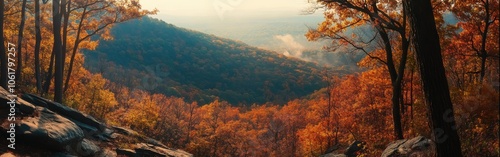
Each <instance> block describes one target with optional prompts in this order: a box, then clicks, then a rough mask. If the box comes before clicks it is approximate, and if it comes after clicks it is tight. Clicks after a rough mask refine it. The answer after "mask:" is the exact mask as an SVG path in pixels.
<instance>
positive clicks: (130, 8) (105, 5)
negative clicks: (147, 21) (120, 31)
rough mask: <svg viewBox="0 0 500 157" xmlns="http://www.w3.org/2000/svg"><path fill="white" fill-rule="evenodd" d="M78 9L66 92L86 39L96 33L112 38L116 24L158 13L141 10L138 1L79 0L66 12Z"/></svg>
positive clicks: (65, 86) (89, 39)
mask: <svg viewBox="0 0 500 157" xmlns="http://www.w3.org/2000/svg"><path fill="white" fill-rule="evenodd" d="M69 2H71V0H70V1H69ZM78 10H81V12H78V13H75V14H74V15H75V16H76V17H77V18H79V20H77V21H75V25H76V26H74V27H76V31H75V32H74V33H75V34H76V37H75V41H74V43H73V45H72V55H71V59H70V63H69V67H68V72H67V74H66V78H65V81H64V92H65V91H67V90H68V88H69V86H68V84H69V81H70V78H71V73H72V72H73V66H74V63H75V56H76V53H77V51H78V50H79V48H81V47H80V45H81V44H82V43H83V42H84V41H86V40H88V41H89V42H91V37H92V36H94V35H100V37H101V38H103V39H112V37H111V34H110V28H111V27H112V26H113V25H114V24H117V23H121V22H125V21H128V20H131V19H136V18H139V17H142V16H144V15H149V14H156V12H157V10H153V11H148V10H141V6H140V4H139V2H138V1H130V2H129V1H105V0H92V1H88V0H86V1H81V0H79V1H75V7H74V8H71V9H70V6H68V12H67V13H66V14H67V16H69V14H70V12H72V11H78ZM65 20H66V19H65ZM65 22H67V21H65ZM95 45H97V42H96V41H94V46H92V47H95ZM91 49H92V48H91Z"/></svg>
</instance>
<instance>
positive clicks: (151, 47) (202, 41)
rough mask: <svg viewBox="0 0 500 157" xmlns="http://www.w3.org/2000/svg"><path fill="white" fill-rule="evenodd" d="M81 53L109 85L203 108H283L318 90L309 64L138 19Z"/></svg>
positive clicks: (318, 81)
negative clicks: (219, 104)
mask: <svg viewBox="0 0 500 157" xmlns="http://www.w3.org/2000/svg"><path fill="white" fill-rule="evenodd" d="M112 35H113V37H114V40H110V41H104V40H103V41H100V44H99V46H98V47H97V49H96V50H95V51H88V52H85V56H86V59H85V60H86V63H85V65H86V67H87V68H89V69H90V70H91V71H92V72H100V73H103V75H104V76H105V77H106V78H108V79H110V80H111V81H113V82H116V83H119V84H123V85H127V86H129V87H134V88H141V89H145V90H149V91H152V92H157V93H163V94H166V95H170V96H180V97H185V98H186V99H188V100H191V101H198V102H200V103H207V102H209V101H212V100H214V99H216V98H217V97H218V98H219V99H222V100H226V101H228V102H230V103H232V104H235V105H236V104H240V103H241V104H252V103H265V102H274V103H280V104H282V103H285V102H287V101H288V100H291V99H295V98H298V97H302V96H305V95H307V94H310V93H312V92H313V91H314V90H317V89H319V88H321V87H322V86H323V82H322V81H321V78H320V77H319V75H318V73H319V71H320V68H318V67H317V66H316V65H315V64H312V63H308V62H304V61H300V60H298V59H292V58H287V57H285V56H283V55H280V54H277V53H275V52H272V51H267V50H263V49H258V48H255V47H250V46H248V45H246V44H244V43H241V42H236V41H232V40H228V39H223V38H219V37H216V36H213V35H207V34H203V33H199V32H195V31H191V30H187V29H183V28H178V27H175V26H173V25H171V24H167V23H165V22H163V21H160V20H157V19H153V18H150V17H144V18H142V19H140V20H133V21H129V22H126V23H122V24H119V25H117V26H115V27H114V28H113V29H112Z"/></svg>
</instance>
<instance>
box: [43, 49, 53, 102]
mask: <svg viewBox="0 0 500 157" xmlns="http://www.w3.org/2000/svg"><path fill="white" fill-rule="evenodd" d="M54 58H55V55H54V52H52V53H51V54H50V62H49V69H48V71H47V75H46V76H45V83H44V84H43V92H42V95H43V94H47V93H49V88H50V84H51V82H52V78H53V74H54V72H53V71H54Z"/></svg>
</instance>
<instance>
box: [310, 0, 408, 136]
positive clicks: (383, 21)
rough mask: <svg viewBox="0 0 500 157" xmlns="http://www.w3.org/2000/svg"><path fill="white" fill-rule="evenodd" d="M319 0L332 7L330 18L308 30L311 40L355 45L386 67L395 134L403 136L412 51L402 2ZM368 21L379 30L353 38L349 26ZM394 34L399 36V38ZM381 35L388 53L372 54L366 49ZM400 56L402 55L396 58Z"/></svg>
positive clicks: (326, 14) (328, 16)
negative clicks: (405, 90) (406, 78)
mask: <svg viewBox="0 0 500 157" xmlns="http://www.w3.org/2000/svg"><path fill="white" fill-rule="evenodd" d="M318 2H319V3H321V4H323V5H324V6H325V7H326V8H327V9H328V11H326V12H325V18H326V19H325V21H324V22H323V23H322V24H321V25H320V26H319V27H318V29H317V30H310V31H309V32H308V34H307V36H308V39H309V40H318V39H320V38H326V39H333V40H334V41H339V43H340V45H339V46H342V48H343V47H345V46H351V47H353V48H354V50H355V51H361V52H364V53H365V54H366V55H367V56H368V57H370V58H372V59H376V60H377V61H379V62H380V63H382V64H383V65H384V66H386V68H387V70H388V71H389V76H390V78H391V83H392V84H391V85H392V98H391V100H392V116H393V125H394V135H395V137H396V138H397V139H402V138H403V131H402V124H401V111H400V110H401V107H402V105H403V104H401V101H400V100H401V98H402V95H401V93H402V81H403V77H404V71H405V68H406V61H407V58H408V57H407V56H408V51H409V49H408V48H409V39H408V38H407V35H406V30H407V26H406V15H405V12H404V11H403V9H402V6H401V4H402V3H398V2H397V1H388V2H386V1H378V0H374V1H361V0H354V1H345V0H318ZM394 8H396V10H395V9H394ZM394 10H395V11H394ZM366 24H368V25H370V26H372V27H373V28H374V32H375V33H373V35H370V34H366V36H362V37H359V36H358V35H356V34H354V33H351V34H352V37H349V34H348V29H353V28H362V26H364V25H366ZM394 33H396V34H397V35H398V36H397V37H395V36H394V35H393V34H394ZM371 36H373V37H371ZM377 37H379V38H380V39H381V42H380V43H378V44H379V45H380V46H381V47H382V49H383V51H385V54H383V55H382V56H384V55H385V58H384V57H382V56H381V55H375V54H373V53H371V52H370V50H369V49H368V48H366V47H373V45H370V44H377V43H376V42H374V41H376V40H375V39H377ZM393 38H398V40H399V42H400V43H393V42H392V39H393ZM396 45H398V46H400V48H399V49H398V48H397V47H396ZM334 49H336V48H334ZM397 50H398V51H399V52H400V53H401V54H400V55H397V52H396V51H397ZM372 52H376V51H372ZM396 56H397V57H398V58H397V59H396V60H395V59H394V58H395V57H396ZM397 64H399V65H397Z"/></svg>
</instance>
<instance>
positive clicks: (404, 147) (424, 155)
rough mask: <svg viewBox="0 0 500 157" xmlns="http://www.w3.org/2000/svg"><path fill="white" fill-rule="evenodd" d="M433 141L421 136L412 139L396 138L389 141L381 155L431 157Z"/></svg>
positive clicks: (386, 156) (387, 156)
mask: <svg viewBox="0 0 500 157" xmlns="http://www.w3.org/2000/svg"><path fill="white" fill-rule="evenodd" d="M433 147H434V143H433V142H432V141H431V140H430V139H427V138H425V137H423V136H418V137H415V138H412V139H403V140H397V141H394V142H392V143H390V144H389V145H388V146H387V148H386V149H385V150H384V152H383V153H382V157H413V156H419V157H431V156H433V154H434V153H433V151H434V149H433Z"/></svg>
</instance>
